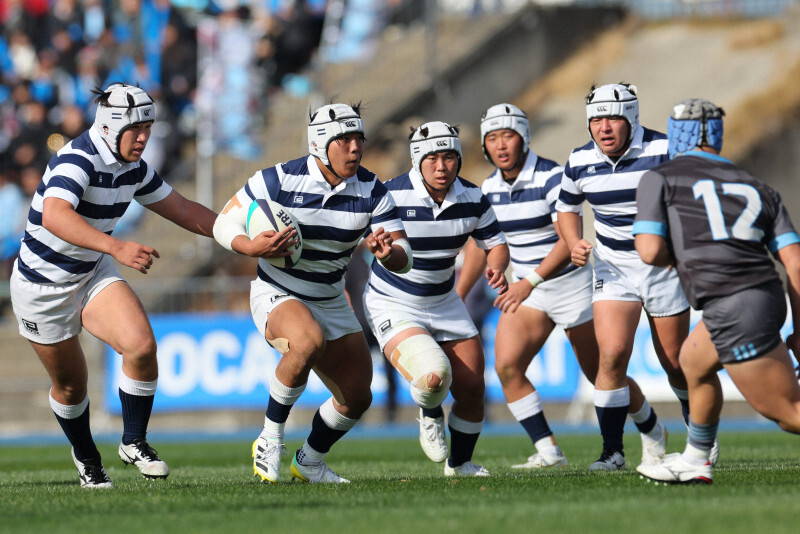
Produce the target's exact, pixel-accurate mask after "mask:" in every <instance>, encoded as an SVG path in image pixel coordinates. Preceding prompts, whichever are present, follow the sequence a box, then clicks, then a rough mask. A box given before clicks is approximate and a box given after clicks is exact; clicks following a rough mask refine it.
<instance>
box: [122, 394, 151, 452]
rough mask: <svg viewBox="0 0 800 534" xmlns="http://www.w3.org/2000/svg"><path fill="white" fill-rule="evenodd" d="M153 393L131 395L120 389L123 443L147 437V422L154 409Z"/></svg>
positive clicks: (126, 443) (127, 443)
mask: <svg viewBox="0 0 800 534" xmlns="http://www.w3.org/2000/svg"><path fill="white" fill-rule="evenodd" d="M153 399H154V396H153V395H131V394H130V393H126V392H124V391H122V390H121V389H120V390H119V400H120V401H122V426H123V431H122V443H123V444H125V445H130V444H131V443H133V442H134V441H136V440H137V439H145V438H146V437H147V424H148V423H149V422H150V413H151V412H152V411H153Z"/></svg>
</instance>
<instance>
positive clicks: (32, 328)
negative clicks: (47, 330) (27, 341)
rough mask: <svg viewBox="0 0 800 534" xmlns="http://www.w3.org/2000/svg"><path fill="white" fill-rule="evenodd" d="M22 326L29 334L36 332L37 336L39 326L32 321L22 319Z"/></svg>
mask: <svg viewBox="0 0 800 534" xmlns="http://www.w3.org/2000/svg"><path fill="white" fill-rule="evenodd" d="M22 326H24V327H25V330H27V331H28V332H30V333H31V334H36V335H37V336H38V335H39V326H38V325H37V324H36V323H34V322H33V321H29V320H27V319H22Z"/></svg>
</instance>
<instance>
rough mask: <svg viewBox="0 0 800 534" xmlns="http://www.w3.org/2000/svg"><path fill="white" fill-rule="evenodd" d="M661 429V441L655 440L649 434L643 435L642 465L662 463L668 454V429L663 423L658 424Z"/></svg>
mask: <svg viewBox="0 0 800 534" xmlns="http://www.w3.org/2000/svg"><path fill="white" fill-rule="evenodd" d="M656 425H658V426H660V427H661V439H653V438H651V437H650V436H648V435H647V434H642V435H641V436H642V464H644V465H649V464H657V463H661V461H662V460H663V459H664V455H665V454H666V453H667V437H668V435H669V433H668V432H667V427H665V426H664V425H662V424H661V423H656Z"/></svg>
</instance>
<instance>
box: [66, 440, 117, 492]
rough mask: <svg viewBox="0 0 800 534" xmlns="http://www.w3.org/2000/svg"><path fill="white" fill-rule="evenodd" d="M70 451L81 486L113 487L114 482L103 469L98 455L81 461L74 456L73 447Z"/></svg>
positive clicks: (93, 487) (94, 487) (92, 487)
mask: <svg viewBox="0 0 800 534" xmlns="http://www.w3.org/2000/svg"><path fill="white" fill-rule="evenodd" d="M70 452H71V453H72V461H73V462H75V467H77V468H78V476H80V478H81V487H82V488H87V489H107V488H113V487H114V483H113V482H111V479H110V478H109V477H108V475H107V474H106V470H105V469H103V460H101V459H100V457H99V456H98V457H97V458H92V459H86V460H84V461H82V462H81V461H80V460H78V459H77V458H75V450H74V449H72V450H71V451H70Z"/></svg>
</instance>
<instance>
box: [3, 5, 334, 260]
mask: <svg viewBox="0 0 800 534" xmlns="http://www.w3.org/2000/svg"><path fill="white" fill-rule="evenodd" d="M326 2H327V0H216V1H211V0H0V29H1V30H2V31H0V213H3V220H4V224H3V225H2V227H1V228H0V261H1V262H2V268H1V269H0V272H3V274H7V273H8V268H9V265H10V264H11V262H12V261H13V258H14V257H15V256H16V253H17V251H18V248H19V239H20V238H21V236H22V232H23V230H24V221H25V217H26V212H27V206H28V203H29V201H30V198H31V197H32V195H33V194H34V192H35V190H36V187H37V186H38V184H39V182H40V181H41V177H42V175H43V174H44V170H45V168H46V166H47V162H48V160H49V159H50V157H51V156H52V155H53V154H54V153H55V152H56V151H57V150H59V149H60V148H61V147H62V146H64V144H66V143H67V142H69V141H70V140H72V139H73V138H75V137H76V136H78V135H80V134H81V133H82V132H83V131H84V130H85V129H86V128H88V126H89V125H90V124H91V123H92V121H93V119H94V112H95V105H94V95H93V94H92V89H94V88H96V87H103V86H106V85H107V84H109V83H111V82H126V83H133V84H138V85H139V86H140V87H142V88H143V89H145V90H146V91H147V92H148V93H149V94H150V95H151V96H153V98H154V99H155V100H156V102H157V115H158V119H159V120H158V121H157V123H156V125H155V126H154V129H153V135H152V138H151V142H150V144H149V145H148V153H147V154H146V155H145V159H146V160H147V161H148V162H149V163H150V164H151V165H152V166H153V167H154V168H156V169H157V170H158V171H159V173H160V174H161V175H162V176H168V175H169V173H170V172H171V171H172V170H173V168H174V167H175V166H176V165H179V164H180V162H181V157H180V155H181V151H182V149H183V147H184V145H185V142H186V141H187V140H189V139H193V137H194V134H195V124H196V122H197V121H196V117H195V116H196V113H195V108H194V104H195V98H196V91H197V88H198V74H197V73H198V69H197V65H198V58H197V56H198V44H197V39H196V33H197V25H198V21H199V20H201V19H202V18H204V17H205V18H209V17H210V18H213V19H215V20H216V21H219V23H220V24H225V22H224V21H226V20H235V21H237V23H240V24H243V25H246V27H247V28H249V29H250V33H251V34H252V35H253V36H254V38H253V50H254V55H253V65H252V69H251V71H250V72H249V73H248V75H249V76H250V77H252V78H253V83H254V84H255V86H257V87H259V89H260V90H261V91H263V92H264V93H267V92H268V91H269V90H270V89H271V88H272V89H274V88H279V87H280V86H281V83H282V81H283V79H284V78H285V77H286V76H287V75H288V74H290V73H293V72H297V71H298V70H299V69H301V68H302V67H303V66H304V65H305V64H306V63H307V62H308V61H309V60H310V58H311V56H312V54H313V52H314V50H315V49H316V47H317V46H318V45H319V36H320V34H321V31H322V21H323V18H324V13H325V7H326ZM262 100H264V101H265V100H266V99H262ZM261 111H263V110H261ZM125 228H126V226H125V225H123V227H122V228H119V230H121V231H122V232H124V230H125Z"/></svg>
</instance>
